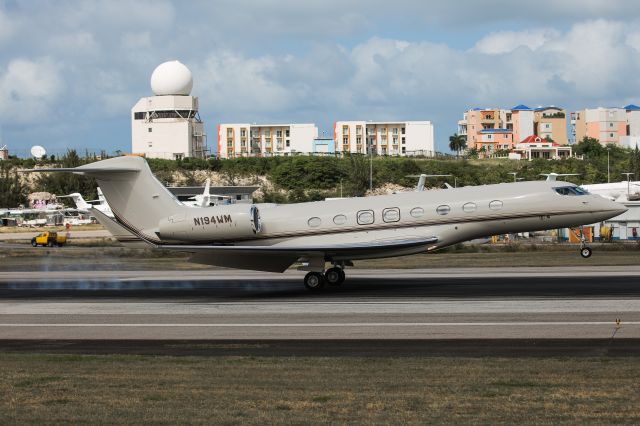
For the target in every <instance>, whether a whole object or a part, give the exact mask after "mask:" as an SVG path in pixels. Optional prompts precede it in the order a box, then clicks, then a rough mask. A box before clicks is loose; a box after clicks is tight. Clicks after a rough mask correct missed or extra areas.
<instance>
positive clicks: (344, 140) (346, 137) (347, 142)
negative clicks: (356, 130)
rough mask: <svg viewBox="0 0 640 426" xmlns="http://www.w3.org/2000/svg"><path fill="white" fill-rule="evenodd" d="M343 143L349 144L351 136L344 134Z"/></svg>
mask: <svg viewBox="0 0 640 426" xmlns="http://www.w3.org/2000/svg"><path fill="white" fill-rule="evenodd" d="M342 143H343V144H344V145H348V144H349V136H347V135H344V136H343V137H342Z"/></svg>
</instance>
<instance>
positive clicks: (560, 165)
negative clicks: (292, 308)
mask: <svg viewBox="0 0 640 426" xmlns="http://www.w3.org/2000/svg"><path fill="white" fill-rule="evenodd" d="M574 152H575V153H576V154H577V155H581V156H583V159H577V158H571V159H567V160H534V161H531V162H528V161H511V160H505V159H489V160H478V159H473V158H465V157H459V158H455V157H452V158H443V159H431V158H401V157H374V158H373V186H374V188H381V187H383V186H389V184H392V185H391V186H394V187H398V186H400V187H406V188H410V187H413V186H415V184H416V182H417V175H419V174H420V173H428V174H450V175H452V176H451V177H441V178H431V179H429V180H428V182H427V185H428V186H430V187H441V186H442V185H443V184H444V183H445V182H448V183H449V184H451V185H454V184H457V185H458V186H468V185H482V184H491V183H499V182H510V181H513V175H512V174H510V173H513V172H515V173H517V177H518V179H520V178H524V179H525V180H536V179H541V178H542V177H541V176H540V174H541V173H550V172H556V173H577V174H579V176H570V177H567V179H566V180H568V181H570V182H574V183H602V182H606V181H607V152H608V153H609V164H610V175H611V181H620V180H623V179H625V177H624V176H623V175H622V173H623V172H631V173H635V177H636V179H640V152H639V151H638V149H635V150H629V149H623V148H620V147H617V146H613V145H611V146H608V147H603V146H601V145H600V144H599V143H598V141H597V140H595V139H589V138H585V140H583V141H582V142H580V143H579V144H576V145H574ZM95 160H96V159H95V157H88V158H81V157H79V156H78V155H77V153H76V152H75V151H73V150H70V151H69V152H67V154H66V155H65V156H63V157H62V158H59V159H56V158H49V159H48V160H47V161H46V162H39V163H38V166H47V167H53V166H59V167H76V166H78V165H81V164H85V163H90V162H92V161H95ZM148 162H149V165H150V167H151V169H152V170H153V172H154V173H155V174H156V176H157V177H158V179H159V180H160V181H162V182H165V183H167V184H170V185H185V186H188V185H202V184H203V181H204V179H205V178H206V177H212V178H213V184H217V185H256V186H259V187H260V190H259V191H258V192H257V194H256V195H257V199H258V201H265V202H279V203H286V202H300V201H308V200H320V199H323V198H325V197H335V196H340V194H342V195H343V196H362V195H365V194H366V193H367V191H368V189H369V168H370V158H369V157H365V156H361V155H349V156H345V157H342V158H339V157H310V156H295V157H269V158H267V157H261V158H236V159H229V160H221V159H216V158H211V159H206V160H205V159H193V158H187V159H184V160H176V161H174V160H159V159H149V160H148ZM35 165H36V162H35V161H34V160H32V159H28V160H24V159H17V158H12V159H9V160H7V161H2V162H0V206H3V207H4V206H15V205H17V204H19V203H25V202H26V196H27V195H28V193H30V192H35V191H47V192H51V193H54V194H58V195H60V194H69V193H71V192H80V193H81V194H83V196H85V197H87V199H95V198H96V193H95V187H96V183H95V181H94V180H93V179H91V178H86V177H83V176H77V175H70V174H55V173H53V174H44V175H31V174H22V173H19V170H20V169H22V168H32V167H34V166H35Z"/></svg>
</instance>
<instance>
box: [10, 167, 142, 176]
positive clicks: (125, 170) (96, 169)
mask: <svg viewBox="0 0 640 426" xmlns="http://www.w3.org/2000/svg"><path fill="white" fill-rule="evenodd" d="M139 171H140V169H138V168H129V167H126V168H124V167H117V168H116V167H85V166H80V167H67V168H59V167H49V168H43V169H29V170H22V172H25V173H33V172H37V173H45V172H69V173H77V174H83V175H84V174H93V173H131V172H139Z"/></svg>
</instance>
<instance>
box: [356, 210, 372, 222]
mask: <svg viewBox="0 0 640 426" xmlns="http://www.w3.org/2000/svg"><path fill="white" fill-rule="evenodd" d="M373 220H374V216H373V210H360V211H359V212H358V225H370V224H372V223H373Z"/></svg>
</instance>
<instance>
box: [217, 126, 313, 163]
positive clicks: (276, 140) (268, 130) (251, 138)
mask: <svg viewBox="0 0 640 426" xmlns="http://www.w3.org/2000/svg"><path fill="white" fill-rule="evenodd" d="M317 137H318V128H317V127H316V125H315V124H313V123H310V124H248V123H246V124H220V125H219V126H218V156H219V157H220V158H233V157H252V156H253V157H260V156H272V155H293V154H295V153H305V154H306V153H311V152H313V146H314V145H313V141H314V139H316V138H317Z"/></svg>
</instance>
